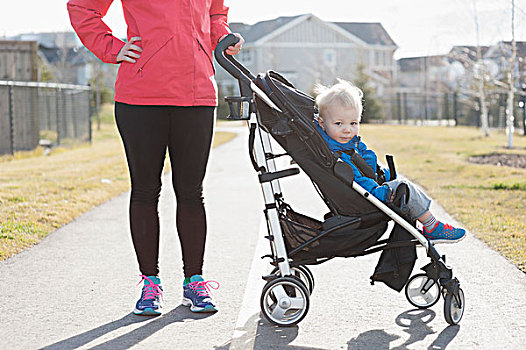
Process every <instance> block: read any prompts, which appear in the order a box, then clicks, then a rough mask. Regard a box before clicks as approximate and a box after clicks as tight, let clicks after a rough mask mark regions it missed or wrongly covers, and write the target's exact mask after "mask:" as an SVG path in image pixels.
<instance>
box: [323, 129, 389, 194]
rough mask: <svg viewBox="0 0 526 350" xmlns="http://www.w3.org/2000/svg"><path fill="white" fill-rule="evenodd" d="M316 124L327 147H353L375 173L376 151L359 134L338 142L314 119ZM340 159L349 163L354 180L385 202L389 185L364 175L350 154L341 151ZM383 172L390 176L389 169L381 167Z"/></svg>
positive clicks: (333, 148)
mask: <svg viewBox="0 0 526 350" xmlns="http://www.w3.org/2000/svg"><path fill="white" fill-rule="evenodd" d="M316 126H317V128H318V131H319V132H320V134H321V136H323V139H324V140H325V142H327V145H329V148H330V149H331V151H333V152H338V151H349V150H351V149H354V151H355V152H356V153H358V154H359V155H360V156H362V158H363V159H364V160H365V162H366V163H367V164H368V165H369V166H371V168H372V169H373V171H374V172H375V173H376V166H377V163H378V157H377V156H376V153H374V151H373V150H370V149H368V148H367V146H366V145H365V143H363V142H362V141H361V138H360V136H358V135H356V136H354V137H353V138H352V140H351V141H349V142H347V143H339V142H337V141H335V140H333V139H332V138H331V137H330V136H329V135H327V133H326V132H325V131H324V130H323V129H322V128H321V127H320V125H319V124H318V122H317V121H316ZM340 159H341V160H343V161H344V162H345V163H347V164H349V165H350V166H351V168H352V170H353V172H354V181H356V183H357V184H358V185H360V186H362V187H363V188H365V190H366V191H367V192H369V193H371V194H372V195H373V196H375V197H376V198H378V199H379V200H381V201H383V202H386V201H387V196H388V195H389V192H390V190H389V187H388V186H380V185H379V184H378V183H377V182H376V181H374V180H373V179H371V178H369V177H367V176H364V175H363V174H362V173H361V172H360V171H359V170H358V168H357V167H356V166H355V165H354V164H353V163H352V161H351V156H349V155H348V154H345V153H342V154H341V155H340ZM382 169H383V171H384V173H385V178H386V179H389V178H390V173H389V170H387V169H385V168H382Z"/></svg>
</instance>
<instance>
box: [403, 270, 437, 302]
mask: <svg viewBox="0 0 526 350" xmlns="http://www.w3.org/2000/svg"><path fill="white" fill-rule="evenodd" d="M405 296H406V298H407V300H408V301H409V302H410V303H411V305H413V306H416V307H417V308H419V309H427V308H428V307H431V306H433V305H435V304H436V303H437V301H438V299H440V287H439V286H438V283H437V282H436V281H434V280H433V279H432V278H429V277H428V276H427V275H426V274H425V273H419V274H416V275H414V276H413V277H411V278H410V279H409V281H408V282H407V284H406V285H405Z"/></svg>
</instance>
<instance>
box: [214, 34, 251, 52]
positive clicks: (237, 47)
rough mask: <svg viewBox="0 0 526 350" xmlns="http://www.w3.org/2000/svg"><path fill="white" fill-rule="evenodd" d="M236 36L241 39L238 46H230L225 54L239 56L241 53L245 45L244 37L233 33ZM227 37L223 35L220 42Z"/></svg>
mask: <svg viewBox="0 0 526 350" xmlns="http://www.w3.org/2000/svg"><path fill="white" fill-rule="evenodd" d="M232 34H234V35H235V36H237V37H238V38H239V42H238V43H237V44H235V45H234V46H229V47H228V48H227V49H226V50H225V52H226V53H227V54H229V55H237V54H238V53H239V51H241V47H242V46H243V44H244V43H245V39H243V37H242V36H241V34H239V33H232ZM224 37H226V35H223V36H222V37H221V38H220V39H219V41H221V40H223V38H224Z"/></svg>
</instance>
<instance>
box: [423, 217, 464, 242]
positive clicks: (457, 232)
mask: <svg viewBox="0 0 526 350" xmlns="http://www.w3.org/2000/svg"><path fill="white" fill-rule="evenodd" d="M422 233H423V234H424V237H426V238H427V239H429V240H430V241H431V243H456V242H459V241H461V240H463V239H464V237H466V230H464V229H462V228H455V227H453V226H451V225H448V224H443V223H441V222H437V224H436V225H435V227H434V228H433V229H432V230H431V231H428V230H427V229H426V228H425V227H424V229H423V231H422Z"/></svg>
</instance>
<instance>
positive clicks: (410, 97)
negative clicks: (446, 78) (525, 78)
mask: <svg viewBox="0 0 526 350" xmlns="http://www.w3.org/2000/svg"><path fill="white" fill-rule="evenodd" d="M507 98H508V95H507V92H505V91H503V92H492V93H489V94H488V95H487V96H486V103H487V106H488V124H489V127H491V128H496V129H504V128H506V108H507ZM381 101H382V105H383V108H384V112H385V113H384V114H385V115H386V116H388V117H387V118H386V121H387V122H390V123H398V124H418V125H466V126H477V127H480V113H481V112H480V100H479V98H478V97H477V96H476V95H475V94H471V93H466V92H454V93H427V94H426V93H423V92H417V91H403V92H398V93H394V94H386V95H384V96H382V98H381ZM525 102H526V96H525V94H524V93H523V92H519V93H517V94H515V96H514V105H515V107H514V110H513V115H514V127H515V128H516V129H518V130H524V132H525V134H526V128H525V117H526V109H525Z"/></svg>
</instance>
